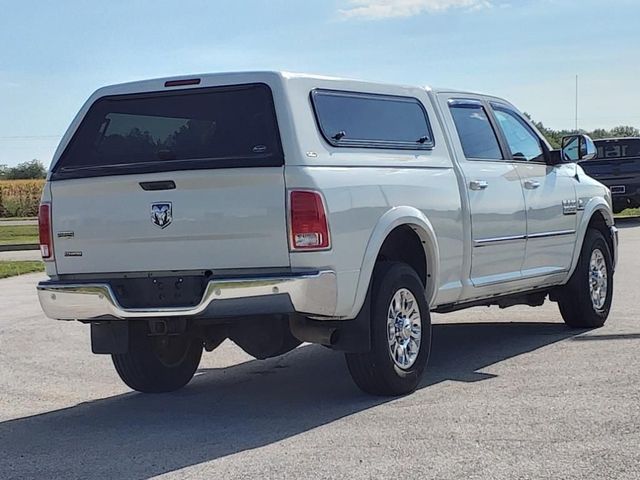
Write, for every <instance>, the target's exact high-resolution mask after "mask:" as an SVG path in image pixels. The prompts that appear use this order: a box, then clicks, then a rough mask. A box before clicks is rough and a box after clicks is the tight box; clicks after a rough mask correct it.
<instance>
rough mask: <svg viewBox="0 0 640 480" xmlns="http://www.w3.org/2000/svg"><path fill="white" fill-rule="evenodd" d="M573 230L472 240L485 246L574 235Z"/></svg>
mask: <svg viewBox="0 0 640 480" xmlns="http://www.w3.org/2000/svg"><path fill="white" fill-rule="evenodd" d="M575 233H576V231H575V230H556V231H553V232H541V233H531V234H529V235H511V236H508V237H494V238H482V239H480V240H474V241H473V246H474V247H487V246H489V245H495V244H504V243H512V242H517V241H520V240H529V239H535V238H548V237H560V236H562V235H575Z"/></svg>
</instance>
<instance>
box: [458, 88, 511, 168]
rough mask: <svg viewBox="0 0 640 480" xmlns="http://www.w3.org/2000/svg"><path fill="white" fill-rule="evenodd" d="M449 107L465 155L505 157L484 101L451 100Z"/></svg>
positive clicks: (498, 158) (485, 158)
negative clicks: (483, 103) (483, 104)
mask: <svg viewBox="0 0 640 480" xmlns="http://www.w3.org/2000/svg"><path fill="white" fill-rule="evenodd" d="M449 108H450V110H451V115H452V117H453V122H454V123H455V125H456V130H457V131H458V137H460V143H461V144H462V150H463V151H464V156H465V157H467V158H470V159H481V160H502V159H503V158H504V157H503V155H502V151H501V150H500V144H499V143H498V139H497V137H496V133H495V132H494V130H493V127H492V126H491V122H490V121H489V117H488V116H487V112H486V111H485V109H484V107H483V106H482V103H480V102H478V101H475V100H468V101H467V100H450V101H449Z"/></svg>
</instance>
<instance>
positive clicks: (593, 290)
mask: <svg viewBox="0 0 640 480" xmlns="http://www.w3.org/2000/svg"><path fill="white" fill-rule="evenodd" d="M612 298H613V264H612V261H611V252H610V251H609V246H608V245H607V241H606V240H605V238H604V236H603V235H602V233H600V232H599V231H598V230H595V229H589V230H587V234H586V235H585V238H584V243H583V245H582V251H581V252H580V258H579V259H578V265H577V266H576V269H575V271H574V272H573V275H572V276H571V279H570V280H569V282H568V283H567V284H566V285H565V286H564V287H562V288H561V290H560V292H559V295H558V306H559V307H560V313H561V314H562V318H563V319H564V321H565V323H566V324H567V325H569V326H571V327H575V328H597V327H601V326H603V325H604V323H605V322H606V320H607V317H608V316H609V310H610V309H611V300H612Z"/></svg>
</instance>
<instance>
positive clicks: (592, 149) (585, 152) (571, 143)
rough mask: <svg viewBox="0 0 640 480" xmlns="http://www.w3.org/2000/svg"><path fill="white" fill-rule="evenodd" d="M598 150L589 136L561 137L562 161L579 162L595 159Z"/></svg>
mask: <svg viewBox="0 0 640 480" xmlns="http://www.w3.org/2000/svg"><path fill="white" fill-rule="evenodd" d="M597 154H598V150H596V146H595V144H594V143H593V140H591V138H590V137H589V135H568V136H566V137H562V150H561V155H562V161H563V162H580V161H582V160H591V159H594V158H596V156H597Z"/></svg>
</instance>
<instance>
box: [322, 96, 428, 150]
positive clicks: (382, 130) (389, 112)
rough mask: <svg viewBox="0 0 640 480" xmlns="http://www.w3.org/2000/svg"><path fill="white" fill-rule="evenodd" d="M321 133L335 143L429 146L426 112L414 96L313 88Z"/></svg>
mask: <svg viewBox="0 0 640 480" xmlns="http://www.w3.org/2000/svg"><path fill="white" fill-rule="evenodd" d="M313 104H314V108H315V111H316V116H317V119H318V124H319V127H320V129H321V130H322V134H323V135H324V137H325V138H326V139H327V141H328V142H330V143H331V144H333V145H335V146H347V147H348V146H365V147H379V148H410V149H420V148H431V147H432V146H433V137H432V135H431V129H430V126H429V121H428V119H427V114H426V112H425V111H424V108H423V107H422V105H421V104H420V102H419V101H418V100H417V99H415V98H409V97H394V96H386V95H365V94H357V93H345V92H332V91H331V92H329V91H323V90H316V91H314V92H313Z"/></svg>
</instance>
